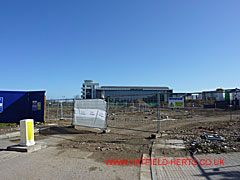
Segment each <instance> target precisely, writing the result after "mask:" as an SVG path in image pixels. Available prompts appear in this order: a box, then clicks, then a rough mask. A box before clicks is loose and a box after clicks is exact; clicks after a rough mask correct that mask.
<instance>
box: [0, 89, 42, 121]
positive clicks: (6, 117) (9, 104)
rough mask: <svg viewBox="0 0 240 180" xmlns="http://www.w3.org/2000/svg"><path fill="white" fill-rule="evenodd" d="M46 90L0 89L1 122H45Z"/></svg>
mask: <svg viewBox="0 0 240 180" xmlns="http://www.w3.org/2000/svg"><path fill="white" fill-rule="evenodd" d="M44 105H45V91H0V123H18V122H19V121H20V120H22V119H34V121H35V122H44Z"/></svg>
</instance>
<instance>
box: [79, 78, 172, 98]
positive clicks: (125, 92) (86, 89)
mask: <svg viewBox="0 0 240 180" xmlns="http://www.w3.org/2000/svg"><path fill="white" fill-rule="evenodd" d="M157 94H160V99H161V101H165V102H166V101H168V97H170V95H171V94H172V89H169V88H168V87H159V86H153V87H150V86H101V87H100V86H99V83H95V82H94V81H93V80H85V81H84V83H83V84H82V96H81V97H82V99H106V98H110V99H111V101H115V102H121V101H129V102H130V101H136V100H138V99H141V100H143V101H145V102H156V101H157Z"/></svg>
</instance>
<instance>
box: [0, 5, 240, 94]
mask: <svg viewBox="0 0 240 180" xmlns="http://www.w3.org/2000/svg"><path fill="white" fill-rule="evenodd" d="M0 62H1V63H0V64H1V70H0V77H1V80H0V82H1V85H0V87H1V88H0V89H1V90H42V89H43V90H46V91H47V96H48V98H49V97H50V98H59V97H62V96H65V97H73V96H74V95H76V94H80V88H81V83H82V82H83V80H84V79H94V80H95V81H97V82H99V83H100V84H101V85H156V86H169V87H170V88H172V89H174V91H175V92H185V91H187V92H190V91H200V90H209V89H215V88H218V87H222V88H235V87H239V86H240V1H239V0H198V1H197V0H108V1H107V0H65V1H62V0H51V1H49V0H38V1H33V0H28V1H26V0H21V1H20V0H5V1H4V0H2V1H0Z"/></svg>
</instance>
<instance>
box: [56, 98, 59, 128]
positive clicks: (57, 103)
mask: <svg viewBox="0 0 240 180" xmlns="http://www.w3.org/2000/svg"><path fill="white" fill-rule="evenodd" d="M58 110H59V102H58V101H57V118H56V123H57V124H58Z"/></svg>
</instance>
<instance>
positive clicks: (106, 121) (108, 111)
mask: <svg viewBox="0 0 240 180" xmlns="http://www.w3.org/2000/svg"><path fill="white" fill-rule="evenodd" d="M108 115H109V98H107V116H106V129H107V128H108Z"/></svg>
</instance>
